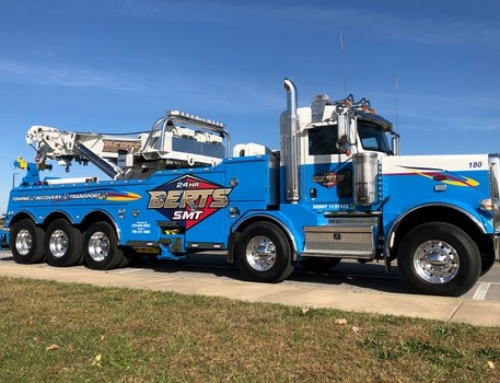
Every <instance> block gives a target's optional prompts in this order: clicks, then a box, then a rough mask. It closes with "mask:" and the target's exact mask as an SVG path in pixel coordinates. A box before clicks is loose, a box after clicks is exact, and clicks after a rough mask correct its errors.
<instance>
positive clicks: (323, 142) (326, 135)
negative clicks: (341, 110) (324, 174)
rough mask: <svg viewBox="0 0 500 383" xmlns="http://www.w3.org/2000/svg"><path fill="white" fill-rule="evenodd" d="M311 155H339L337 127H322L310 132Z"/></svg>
mask: <svg viewBox="0 0 500 383" xmlns="http://www.w3.org/2000/svg"><path fill="white" fill-rule="evenodd" d="M308 134H309V155H310V156H316V155H322V154H327V155H328V154H338V153H339V151H338V149H337V125H329V126H320V127H316V128H312V129H309V130H308Z"/></svg>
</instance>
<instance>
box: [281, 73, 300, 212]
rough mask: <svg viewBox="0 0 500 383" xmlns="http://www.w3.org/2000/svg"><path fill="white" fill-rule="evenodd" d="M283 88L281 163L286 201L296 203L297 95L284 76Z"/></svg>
mask: <svg viewBox="0 0 500 383" xmlns="http://www.w3.org/2000/svg"><path fill="white" fill-rule="evenodd" d="M284 86H285V90H286V92H287V93H288V99H287V111H286V116H284V117H285V118H282V121H281V151H282V154H281V155H282V157H281V158H282V164H284V166H285V167H286V197H287V200H288V202H291V203H298V201H299V199H300V191H299V177H300V173H299V172H300V170H299V163H300V130H299V116H298V114H297V105H298V101H297V100H298V96H297V88H296V87H295V85H294V83H293V82H292V81H291V80H289V79H287V78H285V80H284Z"/></svg>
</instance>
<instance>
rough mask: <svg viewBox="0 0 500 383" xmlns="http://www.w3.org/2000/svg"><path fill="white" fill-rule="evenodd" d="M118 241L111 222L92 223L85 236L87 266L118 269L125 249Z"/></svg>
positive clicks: (84, 252)
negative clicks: (120, 247) (119, 245)
mask: <svg viewBox="0 0 500 383" xmlns="http://www.w3.org/2000/svg"><path fill="white" fill-rule="evenodd" d="M117 243H118V241H117V236H116V233H115V230H114V229H113V227H112V226H111V225H110V224H109V223H107V222H104V221H103V222H97V223H94V224H93V225H91V226H90V227H89V228H88V230H87V231H85V234H84V237H83V258H84V260H85V263H86V264H87V266H88V267H89V268H91V269H96V270H110V269H116V268H117V267H118V266H119V265H120V263H121V262H122V260H123V250H122V249H119V248H118V246H117Z"/></svg>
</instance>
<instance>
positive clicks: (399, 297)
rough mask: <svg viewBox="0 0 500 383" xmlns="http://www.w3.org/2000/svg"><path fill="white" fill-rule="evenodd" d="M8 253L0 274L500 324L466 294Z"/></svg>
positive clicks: (485, 304) (499, 317)
mask: <svg viewBox="0 0 500 383" xmlns="http://www.w3.org/2000/svg"><path fill="white" fill-rule="evenodd" d="M8 255H9V254H6V253H2V256H1V257H0V276H5V277H13V278H30V279H43V280H54V281H59V282H66V283H85V284H93V285H97V286H105V287H124V288H131V289H148V290H154V291H173V292H177V293H182V294H198V295H205V296H218V297H226V298H230V299H237V300H243V301H247V302H272V303H280V304H286V305H293V306H298V307H303V308H331V309H339V310H345V311H352V312H363V313H375V314H387V315H396V316H405V317H415V318H423V319H431V320H439V321H444V322H465V323H469V324H473V325H478V326H500V302H492V301H484V300H477V299H471V298H467V297H460V298H449V297H435V296H424V295H417V294H406V293H394V292H383V291H366V290H356V289H349V290H346V289H338V288H335V287H334V288H332V287H331V286H330V287H329V288H326V286H325V287H322V286H321V285H319V284H315V285H314V286H311V285H309V284H304V285H302V284H300V283H293V284H290V283H277V284H268V283H256V282H247V281H242V280H239V279H231V278H214V277H211V278H210V277H207V276H203V275H196V276H190V275H189V274H170V273H161V272H159V273H154V274H151V273H141V272H136V270H134V269H128V270H127V269H122V270H121V271H119V272H116V271H115V270H113V271H109V272H106V271H96V270H90V269H87V268H85V267H71V268H56V267H50V266H47V265H46V264H43V265H18V264H16V263H14V262H13V261H12V260H11V258H10V259H9V258H8Z"/></svg>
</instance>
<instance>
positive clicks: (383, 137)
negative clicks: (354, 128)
mask: <svg viewBox="0 0 500 383" xmlns="http://www.w3.org/2000/svg"><path fill="white" fill-rule="evenodd" d="M358 132H359V138H360V139H361V145H362V146H363V149H365V150H373V151H376V152H383V153H387V154H393V153H392V149H391V146H390V145H389V141H388V140H387V134H386V133H385V132H384V129H383V128H382V127H381V126H380V125H378V124H375V123H373V122H369V121H360V120H358Z"/></svg>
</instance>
